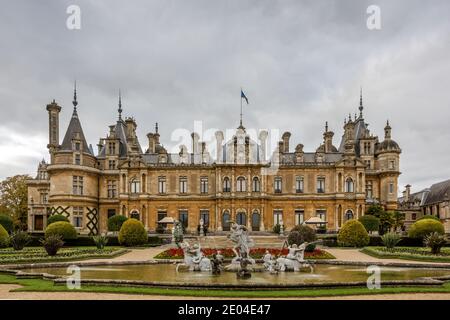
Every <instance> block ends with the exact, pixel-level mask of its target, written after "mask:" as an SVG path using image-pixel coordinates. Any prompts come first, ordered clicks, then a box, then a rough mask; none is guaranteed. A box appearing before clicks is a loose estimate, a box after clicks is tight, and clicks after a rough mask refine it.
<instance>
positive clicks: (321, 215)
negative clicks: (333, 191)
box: [316, 209, 327, 221]
mask: <svg viewBox="0 0 450 320" xmlns="http://www.w3.org/2000/svg"><path fill="white" fill-rule="evenodd" d="M316 217H318V218H320V219H321V220H322V221H327V210H325V209H317V210H316Z"/></svg>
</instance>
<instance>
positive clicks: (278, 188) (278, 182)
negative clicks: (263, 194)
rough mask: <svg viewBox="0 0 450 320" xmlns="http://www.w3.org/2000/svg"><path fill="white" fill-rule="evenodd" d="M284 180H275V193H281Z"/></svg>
mask: <svg viewBox="0 0 450 320" xmlns="http://www.w3.org/2000/svg"><path fill="white" fill-rule="evenodd" d="M282 183H283V180H282V179H281V177H275V179H274V192H275V193H281V186H282Z"/></svg>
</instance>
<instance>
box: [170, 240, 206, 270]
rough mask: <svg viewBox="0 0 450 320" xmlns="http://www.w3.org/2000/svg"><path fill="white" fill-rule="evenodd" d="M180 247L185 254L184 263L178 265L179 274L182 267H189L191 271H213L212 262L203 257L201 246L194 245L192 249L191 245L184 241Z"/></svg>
mask: <svg viewBox="0 0 450 320" xmlns="http://www.w3.org/2000/svg"><path fill="white" fill-rule="evenodd" d="M180 247H181V249H182V250H183V253H184V261H183V263H179V264H177V269H176V271H177V272H178V269H179V268H180V267H187V268H188V269H189V271H211V260H209V259H208V258H207V257H205V256H204V255H203V252H202V249H201V247H200V245H199V244H194V245H193V247H192V248H191V245H190V244H189V243H188V242H186V241H184V242H182V243H181V244H180Z"/></svg>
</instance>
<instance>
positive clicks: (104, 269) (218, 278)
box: [23, 264, 450, 284]
mask: <svg viewBox="0 0 450 320" xmlns="http://www.w3.org/2000/svg"><path fill="white" fill-rule="evenodd" d="M66 270H67V269H66V268H32V269H24V270H23V271H25V272H38V273H49V274H54V275H57V276H61V277H66V276H69V274H67V272H66ZM368 276H369V274H368V273H367V272H366V267H361V266H349V265H343V266H336V265H324V264H318V265H315V266H314V272H313V273H309V272H280V273H278V274H270V273H268V272H253V273H252V277H251V279H244V280H243V279H237V277H236V274H235V273H234V272H222V273H221V274H220V275H212V274H211V273H209V272H187V271H185V272H182V271H180V272H178V273H177V272H176V266H175V265H173V264H150V265H116V266H89V267H88V266H86V267H81V278H82V279H114V280H119V279H121V280H140V281H156V282H172V283H173V282H175V283H178V282H179V283H211V284H218V283H227V284H241V283H270V284H297V283H298V284H302V283H324V282H326V283H331V282H353V281H366V280H367V278H368ZM436 276H450V269H431V268H430V269H427V268H403V267H398V268H397V267H381V281H387V280H413V279H417V278H421V277H436Z"/></svg>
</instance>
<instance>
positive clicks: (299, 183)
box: [295, 176, 304, 193]
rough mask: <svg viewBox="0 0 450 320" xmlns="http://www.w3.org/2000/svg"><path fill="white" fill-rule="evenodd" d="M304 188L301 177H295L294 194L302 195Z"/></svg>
mask: <svg viewBox="0 0 450 320" xmlns="http://www.w3.org/2000/svg"><path fill="white" fill-rule="evenodd" d="M303 188H304V180H303V177H300V176H298V177H295V192H296V193H303Z"/></svg>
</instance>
